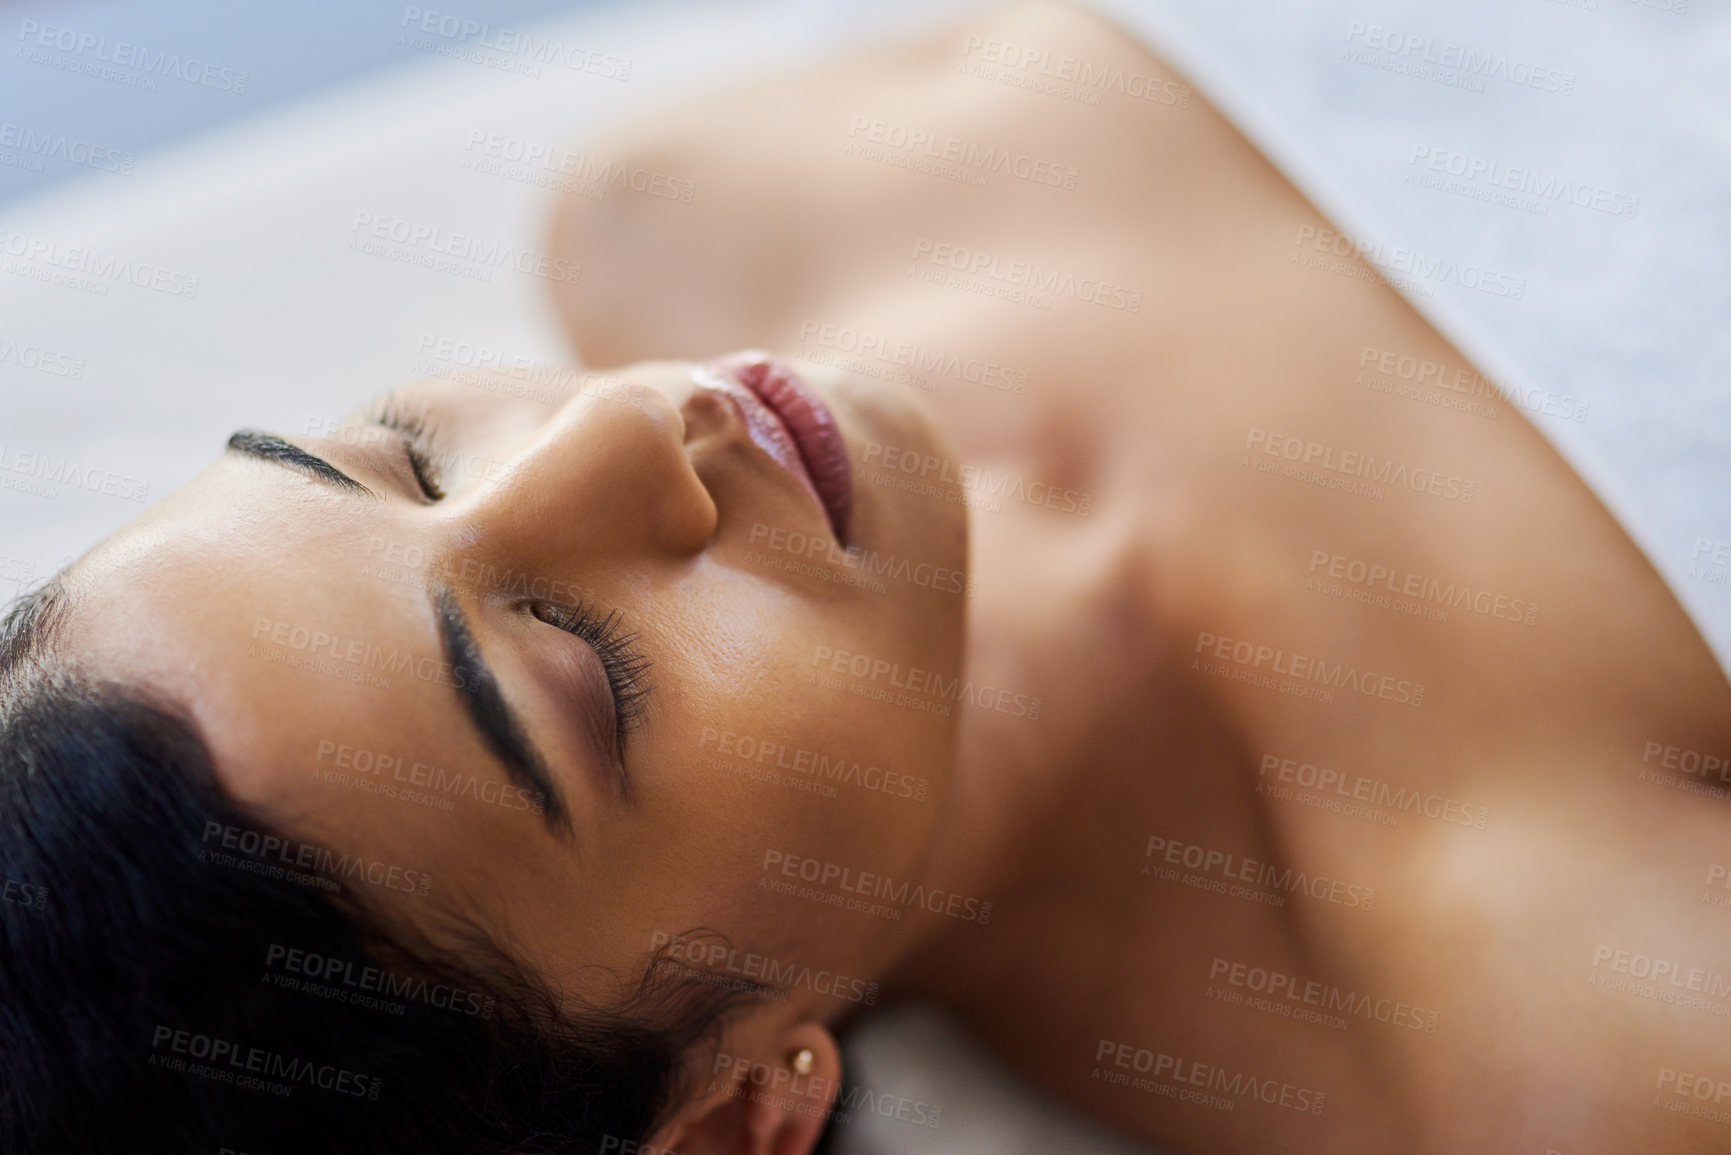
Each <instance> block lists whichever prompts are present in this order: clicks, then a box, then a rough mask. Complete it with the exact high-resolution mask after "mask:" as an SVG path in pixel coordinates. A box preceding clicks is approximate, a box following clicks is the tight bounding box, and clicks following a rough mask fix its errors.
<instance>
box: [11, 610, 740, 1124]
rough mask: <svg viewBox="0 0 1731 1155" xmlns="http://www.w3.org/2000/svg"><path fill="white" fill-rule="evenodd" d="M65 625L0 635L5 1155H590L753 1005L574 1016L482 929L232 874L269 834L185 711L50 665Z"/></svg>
mask: <svg viewBox="0 0 1731 1155" xmlns="http://www.w3.org/2000/svg"><path fill="white" fill-rule="evenodd" d="M66 608H67V603H66V595H65V594H64V592H63V590H62V589H61V587H60V585H59V584H58V583H57V582H55V583H50V584H49V585H48V586H47V587H45V588H44V589H42V590H40V591H37V592H36V593H34V594H32V595H29V596H27V597H26V598H24V599H22V600H21V601H20V602H19V603H18V604H17V605H16V606H15V607H14V608H13V610H12V612H11V613H9V614H8V615H7V617H6V620H5V623H4V625H3V626H0V900H3V901H0V1151H5V1152H8V1153H11V1155H24V1153H26V1152H76V1153H78V1155H106V1153H108V1152H121V1151H124V1152H126V1153H127V1155H142V1153H144V1152H155V1151H163V1152H175V1153H176V1155H181V1153H185V1152H199V1153H208V1155H218V1153H219V1152H221V1151H223V1150H224V1149H228V1150H232V1151H235V1152H245V1153H247V1155H270V1153H278V1152H282V1153H294V1155H301V1153H306V1152H321V1153H331V1155H349V1153H356V1155H359V1153H375V1155H382V1153H384V1152H413V1153H415V1155H435V1153H439V1152H461V1153H463V1155H477V1153H499V1155H503V1153H506V1152H510V1153H515V1155H554V1153H566V1152H573V1153H575V1152H583V1153H590V1152H597V1151H600V1150H602V1149H603V1146H604V1145H605V1146H606V1148H607V1149H611V1150H618V1149H620V1148H621V1147H622V1146H623V1143H624V1141H625V1140H628V1139H630V1140H639V1141H641V1140H643V1139H645V1138H646V1137H647V1136H648V1135H649V1134H650V1133H651V1132H652V1130H653V1128H654V1127H655V1126H656V1125H657V1124H658V1123H659V1122H661V1121H663V1120H664V1119H665V1118H666V1117H667V1115H668V1113H669V1112H670V1111H671V1110H672V1109H673V1108H674V1107H676V1106H677V1105H678V1104H679V1103H680V1102H681V1101H682V1099H683V1097H684V1095H685V1094H687V1093H688V1091H689V1087H688V1086H687V1083H688V1078H687V1072H688V1071H689V1070H690V1068H689V1066H688V1064H687V1060H688V1059H689V1055H690V1050H691V1048H692V1047H693V1046H694V1045H696V1044H699V1043H702V1042H704V1041H706V1040H708V1041H713V1039H714V1038H715V1036H716V1033H717V1031H718V1030H719V1027H720V1025H721V1024H722V1022H723V1021H724V1019H725V1017H726V1016H727V1014H729V1013H730V1012H731V1011H732V1010H733V1009H734V1008H735V1006H737V1005H738V1004H739V1003H741V1002H742V1001H746V1000H748V999H749V997H750V992H747V993H744V994H742V992H741V991H740V990H739V989H738V987H732V988H729V987H718V986H716V985H714V984H710V983H702V982H698V981H693V977H692V976H691V975H690V974H688V973H687V974H681V973H678V972H677V968H671V969H670V968H669V967H667V966H663V965H662V960H661V959H660V958H659V957H658V958H657V959H655V960H652V961H651V962H650V963H649V964H648V965H647V966H646V967H645V969H644V972H643V974H642V975H641V977H640V978H637V979H635V980H631V981H628V982H627V984H626V987H625V989H626V990H629V991H633V992H634V993H633V994H631V995H630V996H628V997H627V998H625V1000H624V1002H623V1005H621V1006H615V1007H609V1008H602V1009H596V1010H593V1011H590V1010H585V1011H584V1012H582V1013H581V1014H574V1013H572V1012H570V1011H568V1010H562V1009H561V1007H560V1004H559V1002H558V1000H557V999H556V997H555V995H554V993H553V991H552V990H551V989H549V988H548V986H546V985H545V984H544V983H543V982H542V981H541V980H539V979H538V977H537V976H536V975H534V974H532V973H529V972H528V971H527V970H525V969H524V968H522V967H520V966H518V965H516V964H515V963H513V962H512V960H511V958H510V956H509V955H508V954H507V953H506V952H505V951H504V950H503V949H501V948H500V947H499V946H497V945H496V944H495V943H494V942H493V941H492V940H490V939H488V938H487V937H486V936H485V935H484V934H483V933H482V932H480V930H479V929H478V928H477V927H475V926H474V925H473V924H472V923H470V922H462V923H460V924H459V923H458V922H457V920H454V919H453V924H452V925H453V926H455V925H461V926H462V927H463V928H464V929H465V936H464V943H465V945H464V946H462V947H461V948H460V949H456V950H451V949H445V950H435V949H433V948H432V947H431V946H430V945H429V944H428V942H427V941H426V940H425V939H424V938H419V937H417V936H416V935H414V934H412V933H410V932H409V931H407V930H406V929H405V928H403V927H401V926H395V925H393V924H392V923H391V922H390V921H388V920H387V919H386V918H385V916H384V914H383V912H379V911H369V909H368V908H367V907H366V906H365V905H364V904H363V903H362V902H361V901H360V899H359V897H358V896H356V895H355V894H353V893H352V892H350V891H349V890H348V889H347V888H342V889H340V890H338V891H336V892H334V893H333V892H331V891H329V890H324V889H319V888H318V887H316V886H308V885H305V884H304V882H298V881H292V880H287V879H284V878H282V877H272V874H273V873H274V874H276V875H279V876H280V875H281V874H282V873H283V872H282V871H281V870H280V868H276V867H274V866H273V864H272V862H271V860H269V859H268V858H266V857H265V856H264V855H263V853H262V852H261V851H259V850H257V849H256V848H255V849H253V850H251V851H249V849H248V847H249V845H251V844H253V843H254V842H256V841H257V840H255V839H241V840H239V845H238V846H233V847H229V848H225V849H223V850H222V852H221V857H220V861H211V860H210V859H211V855H210V854H209V853H208V852H209V851H210V850H211V846H210V845H209V842H208V835H207V832H208V831H210V830H212V829H218V828H227V827H236V828H242V829H245V830H249V831H254V832H263V833H266V834H268V833H269V832H270V831H271V830H272V829H273V828H272V827H271V825H270V824H269V823H267V822H264V821H261V819H260V817H259V816H257V815H253V814H249V813H246V812H245V810H244V809H243V808H242V807H240V806H239V805H237V804H236V803H235V802H234V801H233V800H231V799H230V798H229V797H228V796H227V795H225V793H224V792H223V790H222V788H221V786H220V784H219V781H218V779H217V777H216V775H215V773H214V772H213V769H212V765H211V759H210V756H209V754H208V752H207V750H206V748H205V746H204V743H203V741H202V739H201V738H200V736H199V734H198V732H197V730H196V729H195V727H194V726H193V725H192V724H191V723H190V722H189V720H188V719H187V718H186V716H185V715H184V714H183V713H181V712H179V711H177V710H176V709H175V708H173V707H172V706H171V705H169V704H166V703H164V702H161V701H156V700H154V699H153V696H152V695H151V694H150V693H148V692H147V691H143V690H140V689H138V688H135V687H126V686H122V685H119V684H116V683H114V682H111V681H103V680H97V679H92V678H90V677H87V676H84V675H83V674H81V673H79V672H78V671H77V670H76V669H75V663H73V662H71V661H70V660H68V659H67V658H65V657H64V656H62V655H58V654H56V653H54V651H53V648H52V644H51V639H52V638H53V636H54V635H55V633H56V632H57V629H58V622H59V620H60V619H61V618H62V616H63V615H64V613H65V612H66ZM211 823H215V824H218V825H217V826H216V827H213V826H211V825H209V824H211ZM231 841H232V840H231ZM291 949H292V950H295V951H299V952H302V953H301V954H300V955H298V956H296V957H298V958H299V959H300V960H301V965H300V966H299V968H298V970H297V971H296V973H290V972H289V970H287V969H285V968H284V967H283V966H282V965H281V964H282V960H284V959H285V958H287V957H288V955H287V951H288V950H291ZM310 959H316V960H319V961H318V962H317V963H316V964H312V965H311V967H310V970H311V974H312V975H313V976H315V977H318V976H325V977H328V979H329V981H328V982H324V983H320V982H316V981H313V980H311V979H308V978H307V974H308V971H309V964H308V961H307V960H310ZM325 960H334V961H328V962H327V961H325ZM273 962H274V964H275V965H273ZM367 967H372V968H375V969H374V970H372V971H370V972H369V971H366V970H365V969H364V968H367ZM357 975H371V976H372V978H373V979H374V980H375V981H374V982H373V983H372V984H370V988H369V984H367V983H358V984H357V983H356V982H354V981H353V980H354V979H355V976H357ZM381 975H382V976H385V977H384V978H383V979H380V976H381ZM344 980H349V981H348V982H345V981H344ZM381 986H382V987H383V989H381ZM357 988H369V989H371V991H372V992H373V993H372V994H370V995H366V996H365V997H356V995H357ZM375 1004H382V1005H375ZM609 1136H612V1137H614V1139H615V1142H613V1143H607V1142H606V1140H607V1137H609Z"/></svg>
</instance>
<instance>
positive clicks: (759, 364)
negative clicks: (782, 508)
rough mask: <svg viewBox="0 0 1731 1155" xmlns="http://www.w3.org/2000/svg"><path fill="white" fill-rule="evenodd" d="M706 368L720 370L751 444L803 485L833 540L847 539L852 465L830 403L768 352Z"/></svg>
mask: <svg viewBox="0 0 1731 1155" xmlns="http://www.w3.org/2000/svg"><path fill="white" fill-rule="evenodd" d="M709 367H711V368H714V369H718V370H721V371H722V372H721V373H720V374H717V376H718V377H721V378H722V380H721V382H720V385H721V387H722V388H723V391H724V392H727V393H728V394H729V395H731V396H733V397H734V399H735V400H736V401H738V402H739V406H740V411H741V412H742V413H743V414H744V415H745V423H746V429H747V431H748V432H749V434H750V436H751V440H752V442H753V443H755V444H756V445H757V446H758V448H760V449H762V450H763V451H764V452H765V453H767V454H769V455H770V456H771V457H773V458H774V459H775V460H776V462H777V463H778V464H779V465H781V466H782V467H783V468H784V469H786V470H787V471H788V472H789V473H791V474H793V476H794V477H795V478H797V479H798V480H799V481H800V482H801V483H802V484H804V486H805V487H806V489H807V490H809V491H810V492H811V495H812V496H813V497H814V498H816V499H817V503H818V505H819V506H820V507H821V508H822V509H823V511H824V514H825V516H826V517H828V519H829V524H830V528H831V529H832V530H834V531H835V536H836V540H837V541H841V542H845V541H846V540H847V527H848V519H849V515H851V514H852V512H853V468H852V466H850V465H849V464H848V457H847V442H846V441H844V440H843V439H842V435H841V430H840V428H838V427H837V425H836V420H835V414H833V413H831V412H830V409H829V406H827V405H825V404H824V403H823V401H822V400H821V399H820V398H819V397H818V395H817V394H816V393H814V392H812V390H811V387H810V386H808V385H807V384H806V383H805V382H804V381H801V380H800V379H799V377H798V376H797V375H795V373H794V372H793V370H792V369H790V368H789V367H788V366H787V364H786V363H785V362H783V361H781V360H779V359H777V358H775V357H772V356H770V355H769V354H767V353H762V352H758V351H756V350H752V351H750V352H745V353H735V354H732V355H731V356H728V357H723V358H721V359H719V360H717V361H714V362H711V364H710V366H709ZM704 383H705V384H708V385H711V387H715V386H716V383H715V382H711V381H707V380H706V381H705V382H704ZM727 385H732V386H734V388H732V389H728V388H726V386H727ZM741 386H743V388H741ZM736 390H737V392H736Z"/></svg>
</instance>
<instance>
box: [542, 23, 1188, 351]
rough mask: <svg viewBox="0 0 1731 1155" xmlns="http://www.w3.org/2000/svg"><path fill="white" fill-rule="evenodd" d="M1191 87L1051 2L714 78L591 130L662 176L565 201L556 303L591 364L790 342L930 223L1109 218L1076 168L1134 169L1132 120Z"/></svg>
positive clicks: (1076, 222)
mask: <svg viewBox="0 0 1731 1155" xmlns="http://www.w3.org/2000/svg"><path fill="white" fill-rule="evenodd" d="M1190 102H1191V95H1190V90H1189V88H1188V86H1186V85H1184V84H1183V83H1182V82H1181V81H1179V80H1177V79H1175V78H1173V77H1172V76H1171V74H1170V73H1169V71H1168V70H1166V69H1164V67H1163V66H1161V65H1159V64H1158V62H1156V61H1154V60H1153V58H1152V57H1150V56H1149V55H1148V53H1147V51H1146V49H1144V48H1143V47H1142V46H1141V45H1140V44H1138V43H1137V42H1136V41H1135V40H1134V39H1133V38H1131V37H1130V36H1128V35H1127V34H1126V33H1124V32H1123V31H1122V30H1120V29H1118V28H1117V27H1115V26H1114V25H1112V24H1111V23H1109V22H1108V21H1106V20H1104V19H1103V18H1101V17H1100V16H1098V15H1097V14H1094V13H1092V12H1089V11H1087V10H1085V9H1082V8H1079V7H1074V6H1071V5H1067V4H1059V3H1040V2H1036V3H1018V4H1013V5H1008V6H1005V7H1001V8H995V9H991V10H988V11H986V12H983V13H980V14H977V15H975V16H972V17H970V18H968V19H967V20H965V21H963V22H961V23H955V24H948V25H945V26H941V27H938V28H936V29H932V30H928V31H925V32H923V33H921V34H920V35H918V36H917V37H914V38H911V39H906V40H899V41H894V42H889V43H880V44H876V45H872V46H868V47H866V48H863V49H860V50H857V51H854V52H852V53H850V54H848V55H845V56H843V57H841V58H839V59H834V60H828V61H824V62H822V63H820V64H818V65H814V66H811V67H807V68H804V69H800V70H796V71H788V72H784V73H780V74H776V75H773V76H768V77H764V78H759V79H754V80H752V81H750V82H748V83H745V84H741V85H736V86H733V87H730V88H726V89H723V90H719V91H716V92H713V93H706V94H704V95H703V96H702V97H700V98H696V99H689V100H685V101H681V102H679V103H675V104H673V105H670V106H668V107H665V108H662V109H659V110H656V111H653V112H650V113H647V114H644V115H641V116H639V117H636V118H634V119H632V120H629V121H627V122H624V123H621V124H619V125H617V126H615V127H614V128H613V129H611V130H609V131H608V132H607V133H606V134H605V135H604V136H603V137H601V138H598V139H595V140H592V141H585V142H583V145H582V146H583V148H584V149H585V150H587V151H589V152H592V153H594V154H595V155H597V156H602V157H606V158H608V159H609V160H610V161H611V162H613V163H614V164H615V165H616V166H617V167H619V168H623V169H628V170H632V171H642V172H645V173H648V174H650V176H651V177H652V178H658V179H651V180H650V181H646V182H635V183H640V184H643V185H644V188H643V189H637V188H634V187H617V186H616V187H608V188H606V189H605V190H604V193H605V195H604V196H600V197H592V196H584V195H577V194H571V195H567V196H566V197H565V198H564V199H563V200H562V201H561V203H560V204H559V206H558V208H557V211H556V214H555V219H554V221H553V228H552V232H553V236H552V242H553V245H554V249H555V251H557V252H560V253H562V254H566V255H568V256H570V257H572V258H574V259H575V260H577V261H579V262H581V265H582V273H581V276H580V277H579V279H578V280H577V281H576V282H575V283H574V284H568V285H567V284H561V285H560V286H559V287H558V292H559V295H558V298H557V302H556V303H557V306H558V309H559V312H560V315H561V318H562V320H563V322H564V324H565V326H566V329H567V332H568V333H569V335H570V336H571V338H572V340H573V343H574V344H575V345H576V347H577V349H578V351H579V352H580V354H581V355H582V357H583V359H584V360H585V361H587V362H590V363H595V364H605V363H620V362H624V361H629V360H633V359H636V358H640V357H647V356H687V355H690V356H696V355H702V354H707V353H711V352H713V351H715V350H716V349H721V348H730V347H738V346H743V345H758V344H762V345H772V346H773V345H778V344H782V343H785V340H786V337H787V336H788V333H789V328H790V326H794V327H797V324H798V320H799V318H800V317H801V316H803V315H804V314H805V313H807V312H809V311H810V309H811V308H812V307H813V303H814V302H817V301H825V300H834V299H836V298H838V297H844V296H848V295H851V294H857V293H859V292H861V291H862V288H863V287H866V286H872V287H879V291H881V286H882V285H883V283H884V278H886V277H893V276H894V275H895V274H896V273H897V272H898V271H899V268H898V266H900V265H902V264H905V255H906V251H907V249H908V245H909V237H910V236H912V235H914V234H916V233H918V232H920V231H921V230H924V231H926V232H928V233H940V232H941V233H944V234H945V235H948V234H950V233H956V234H961V235H971V236H981V235H987V234H991V233H992V232H993V230H994V229H1000V228H1014V229H1017V230H1020V231H1022V232H1026V230H1027V226H1028V224H1029V222H1030V220H1038V221H1039V222H1040V232H1041V233H1042V235H1043V236H1044V237H1045V238H1046V239H1047V243H1052V242H1053V241H1054V240H1056V238H1057V237H1058V236H1061V235H1062V234H1063V233H1064V232H1065V231H1066V230H1068V229H1072V228H1077V227H1088V226H1091V225H1092V224H1094V223H1096V222H1097V220H1098V214H1097V213H1096V212H1093V211H1088V212H1083V211H1080V208H1079V203H1078V199H1077V198H1076V197H1075V196H1073V195H1068V194H1071V193H1073V192H1074V187H1075V177H1076V174H1077V173H1078V172H1081V173H1083V174H1084V180H1089V181H1092V182H1093V183H1094V184H1095V185H1097V186H1100V185H1105V184H1108V183H1114V184H1115V183H1119V182H1115V181H1113V180H1112V176H1113V170H1114V169H1115V168H1116V167H1117V166H1119V165H1121V164H1122V163H1123V157H1124V155H1125V154H1126V152H1127V151H1128V150H1125V149H1123V148H1122V147H1120V146H1121V144H1122V131H1124V130H1129V131H1134V130H1135V128H1136V126H1137V125H1138V124H1139V123H1141V122H1142V121H1144V120H1146V118H1148V117H1149V116H1150V115H1158V112H1159V110H1163V109H1165V110H1170V109H1176V108H1180V107H1187V106H1189V104H1190ZM1122 183H1124V184H1125V185H1126V186H1128V185H1129V184H1132V183H1133V182H1129V181H1125V182H1122ZM1066 185H1068V187H1066ZM1055 194H1056V195H1055ZM866 291H870V290H866Z"/></svg>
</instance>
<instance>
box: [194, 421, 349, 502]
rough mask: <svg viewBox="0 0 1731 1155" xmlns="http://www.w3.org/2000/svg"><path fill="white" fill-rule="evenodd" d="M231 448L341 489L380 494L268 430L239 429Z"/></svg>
mask: <svg viewBox="0 0 1731 1155" xmlns="http://www.w3.org/2000/svg"><path fill="white" fill-rule="evenodd" d="M228 448H229V449H230V450H231V451H233V452H235V453H244V454H246V455H247V456H248V457H255V458H257V459H258V460H260V461H269V462H272V463H274V464H276V465H283V466H287V467H288V468H289V469H295V470H299V471H300V472H301V473H305V474H308V475H309V476H312V477H316V478H318V479H319V480H320V481H323V482H325V483H327V484H329V485H334V486H336V487H337V488H338V489H344V490H348V491H349V492H350V493H364V494H366V495H367V496H369V497H377V496H378V495H377V494H375V493H374V492H373V491H372V490H370V489H368V488H367V487H366V486H364V485H362V484H361V483H360V482H358V481H356V480H355V479H354V478H352V477H350V476H349V475H348V474H346V473H344V472H343V471H342V470H340V469H338V468H337V467H336V466H334V465H332V464H331V463H330V462H328V461H326V460H325V459H324V458H322V457H320V456H318V455H317V454H314V453H308V452H307V451H306V450H304V449H302V448H301V447H300V446H298V445H290V444H289V443H288V442H286V441H284V440H283V439H282V438H280V437H278V436H277V435H276V434H274V433H265V432H262V431H260V430H257V429H237V430H235V432H234V433H233V434H232V435H231V436H230V437H229V439H228Z"/></svg>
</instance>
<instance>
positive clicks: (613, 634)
mask: <svg viewBox="0 0 1731 1155" xmlns="http://www.w3.org/2000/svg"><path fill="white" fill-rule="evenodd" d="M529 612H530V613H531V614H533V615H534V616H535V617H536V618H537V619H539V620H541V621H543V622H546V623H547V624H548V625H550V626H555V627H557V628H558V629H561V630H564V631H565V632H566V633H568V634H571V635H572V636H573V637H578V638H582V639H583V640H584V641H585V642H587V643H589V647H590V648H591V649H593V650H594V651H595V656H596V657H598V658H600V659H601V668H602V669H603V670H604V671H606V674H607V685H608V688H609V689H611V690H612V692H613V714H614V717H615V719H616V720H617V725H616V731H615V746H616V750H615V753H616V754H618V755H619V756H620V757H624V754H625V736H626V735H627V734H629V733H631V732H632V731H633V730H635V729H636V728H637V726H638V724H639V723H640V722H641V721H642V720H643V709H644V699H645V698H646V697H647V696H648V694H649V691H650V690H651V689H652V688H653V687H652V686H650V685H649V683H648V682H647V681H645V680H644V675H645V674H647V673H648V672H649V665H650V663H649V660H648V659H647V658H645V657H643V655H642V654H641V653H639V652H638V651H637V649H636V648H635V643H636V641H637V635H636V634H632V633H627V632H626V631H625V627H624V625H623V623H621V621H620V619H619V613H618V611H617V610H615V611H613V612H612V613H609V614H606V615H602V614H599V613H597V612H596V611H595V609H594V607H593V606H591V605H590V604H589V603H587V602H579V603H577V604H576V605H562V604H556V603H552V602H534V603H531V605H530V607H529Z"/></svg>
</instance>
